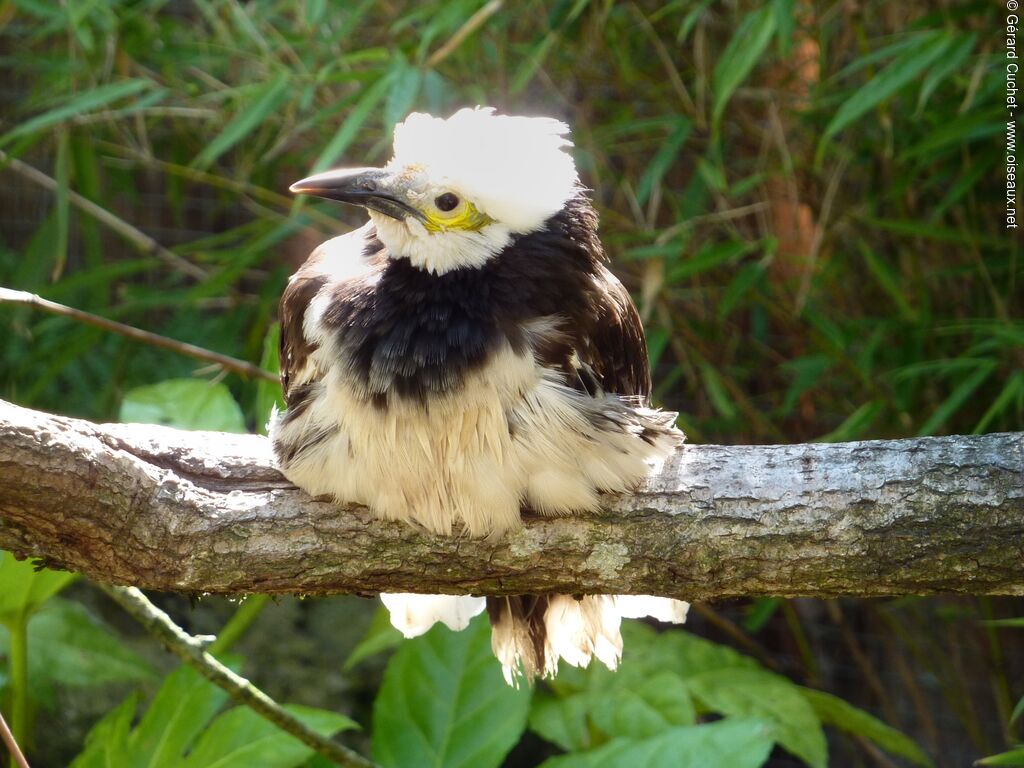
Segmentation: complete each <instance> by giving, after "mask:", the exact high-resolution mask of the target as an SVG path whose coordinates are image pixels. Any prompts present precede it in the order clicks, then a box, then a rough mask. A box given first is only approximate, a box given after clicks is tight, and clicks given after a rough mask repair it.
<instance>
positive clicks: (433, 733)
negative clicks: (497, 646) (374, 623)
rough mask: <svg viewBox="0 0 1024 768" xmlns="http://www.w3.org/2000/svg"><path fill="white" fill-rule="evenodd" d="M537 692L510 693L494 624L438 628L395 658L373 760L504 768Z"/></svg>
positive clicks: (376, 721) (482, 621)
mask: <svg viewBox="0 0 1024 768" xmlns="http://www.w3.org/2000/svg"><path fill="white" fill-rule="evenodd" d="M530 693H531V691H530V689H529V688H528V687H526V686H523V687H521V688H519V689H515V688H510V687H509V686H508V685H506V684H505V681H504V680H503V679H502V676H501V669H500V667H499V665H498V663H497V662H496V661H495V659H494V655H493V654H492V652H491V644H490V631H489V628H488V624H487V619H486V618H483V617H477V618H476V619H474V620H473V622H472V623H471V624H470V626H469V627H468V628H467V629H465V630H463V631H462V632H452V631H451V630H449V629H448V628H447V627H444V626H441V625H437V626H435V627H434V628H433V629H432V630H430V631H429V632H427V633H426V634H425V635H423V636H422V637H417V638H416V639H414V640H410V641H408V642H406V643H405V644H404V645H403V646H402V647H401V648H400V649H399V650H398V652H397V653H396V654H395V655H394V656H392V657H391V661H390V662H389V663H388V667H387V670H386V671H385V673H384V682H383V685H382V686H381V688H380V692H379V693H378V694H377V699H376V701H375V702H374V705H373V755H374V758H375V759H376V760H377V761H378V762H380V763H381V765H383V766H413V765H415V766H438V767H440V766H445V767H446V768H458V766H467V768H469V767H470V766H472V767H473V768H487V766H494V767H496V766H498V765H500V764H501V762H502V760H503V759H504V757H505V755H506V753H507V752H508V751H509V750H510V749H511V748H512V747H513V746H515V744H516V742H517V741H518V740H519V736H520V734H521V733H522V731H523V728H524V727H525V725H526V714H527V710H528V709H529V706H530Z"/></svg>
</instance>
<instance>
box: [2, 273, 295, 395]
mask: <svg viewBox="0 0 1024 768" xmlns="http://www.w3.org/2000/svg"><path fill="white" fill-rule="evenodd" d="M5 303H6V304H24V305H25V306H29V307H35V308H37V309H42V310H44V311H46V312H51V313H53V314H55V315H61V316H62V317H70V318H71V319H72V320H77V321H78V322H80V323H86V324H87V325H92V326H95V327H97V328H102V329H103V330H105V331H110V332H111V333H119V334H120V335H122V336H126V337H128V338H129V339H134V340H135V341H141V342H142V343H143V344H151V345H153V346H154V347H162V348H163V349H169V350H171V351H172V352H177V353H178V354H180V355H185V356H186V357H194V358H195V359H197V360H205V361H206V362H209V363H214V364H216V365H219V366H220V367H221V368H223V369H225V370H228V371H232V372H234V373H237V374H239V375H241V376H252V377H254V378H257V379H264V380H266V381H277V380H278V377H277V375H276V374H273V373H271V372H270V371H266V370H264V369H263V368H260V367H259V366H258V365H253V364H252V363H249V362H246V361H245V360H239V359H238V358H236V357H229V356H228V355H222V354H220V353H219V352H213V351H211V350H209V349H203V348H202V347H197V346H196V345H195V344H188V343H186V342H184V341H178V340H177V339H170V338H168V337H167V336H161V335H160V334H157V333H151V332H150V331H144V330H142V329H141V328H135V327H134V326H131V325H125V324H124V323H119V322H117V321H116V320H108V319H107V318H105V317H100V316H99V315H94V314H92V313H91V312H85V311H83V310H81V309H75V308H74V307H68V306H65V305H64V304H58V303H57V302H55V301H50V300H49V299H44V298H43V297H42V296H37V295H36V294H34V293H29V292H28V291H15V290H11V289H10V288H3V287H0V304H5Z"/></svg>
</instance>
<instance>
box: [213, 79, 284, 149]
mask: <svg viewBox="0 0 1024 768" xmlns="http://www.w3.org/2000/svg"><path fill="white" fill-rule="evenodd" d="M290 84H291V76H290V75H289V74H288V73H287V72H282V73H281V74H279V75H278V76H277V77H275V78H274V79H273V80H272V81H271V82H270V83H268V84H267V85H266V87H265V88H263V89H262V91H261V92H260V94H259V96H257V97H255V98H253V99H251V100H250V99H246V100H245V101H243V102H242V104H243V105H244V106H243V107H242V109H240V110H239V111H238V112H237V113H235V116H234V117H233V118H231V121H230V122H229V123H228V124H227V125H226V126H224V130H223V131H221V132H220V134H219V135H218V136H217V138H215V139H214V140H213V141H211V142H210V143H209V144H207V145H206V147H204V148H203V151H202V152H200V153H199V154H198V155H197V156H196V160H195V164H196V165H197V166H199V167H200V168H205V167H207V166H209V165H210V164H211V163H213V161H214V160H216V159H217V158H218V157H220V156H221V155H223V154H224V153H225V152H227V151H228V150H229V149H231V148H232V147H233V146H235V145H236V144H237V143H238V142H240V141H241V140H242V139H244V138H245V137H246V136H248V135H249V134H250V133H252V132H253V131H254V130H255V129H256V128H258V127H259V126H260V125H262V124H263V122H264V121H265V120H266V119H267V118H268V117H270V115H272V114H274V112H275V111H277V109H279V108H280V106H281V105H282V104H283V103H284V102H285V100H287V98H288V96H289V92H290V89H289V85H290Z"/></svg>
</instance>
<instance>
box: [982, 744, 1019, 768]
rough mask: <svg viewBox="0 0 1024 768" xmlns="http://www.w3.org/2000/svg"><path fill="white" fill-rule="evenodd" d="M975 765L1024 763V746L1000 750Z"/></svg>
mask: <svg viewBox="0 0 1024 768" xmlns="http://www.w3.org/2000/svg"><path fill="white" fill-rule="evenodd" d="M975 765H1024V747H1017V748H1016V749H1011V750H1010V751H1009V752H1000V753H999V754H998V755H992V756H991V757H983V758H982V759H981V760H979V761H978V762H976V763H975Z"/></svg>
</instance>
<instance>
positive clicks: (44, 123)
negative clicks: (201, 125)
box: [0, 79, 155, 146]
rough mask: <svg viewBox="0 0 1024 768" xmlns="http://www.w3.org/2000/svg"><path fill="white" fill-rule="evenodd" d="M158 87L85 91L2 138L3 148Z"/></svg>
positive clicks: (141, 83) (131, 84)
mask: <svg viewBox="0 0 1024 768" xmlns="http://www.w3.org/2000/svg"><path fill="white" fill-rule="evenodd" d="M154 85H155V83H153V81H152V80H142V79H137V80H122V81H121V82H118V83H109V84H107V85H100V86H97V87H96V88H92V89H90V90H87V91H83V92H82V93H80V94H78V95H77V96H74V97H72V98H69V99H66V100H62V103H61V105H60V106H59V107H55V108H54V109H51V110H49V111H48V112H44V113H43V114H41V115H36V116H35V117H33V118H31V119H29V120H26V121H25V122H24V123H22V124H21V125H17V126H15V127H14V128H12V129H11V130H9V131H8V132H7V133H5V134H4V135H3V136H0V146H3V145H4V144H7V143H9V142H10V141H12V140H13V139H16V138H18V137H20V136H26V135H28V134H30V133H35V132H37V131H42V130H44V129H46V128H50V127H52V126H54V125H57V124H58V123H61V122H63V121H65V120H67V119H69V118H72V117H75V116H77V115H83V114H86V113H87V112H92V111H94V110H96V109H99V108H100V107H105V106H107V105H108V104H111V103H113V102H115V101H118V100H120V99H123V98H126V97H128V96H132V95H134V94H136V93H139V92H141V91H145V90H148V89H150V88H153V87H154Z"/></svg>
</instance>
